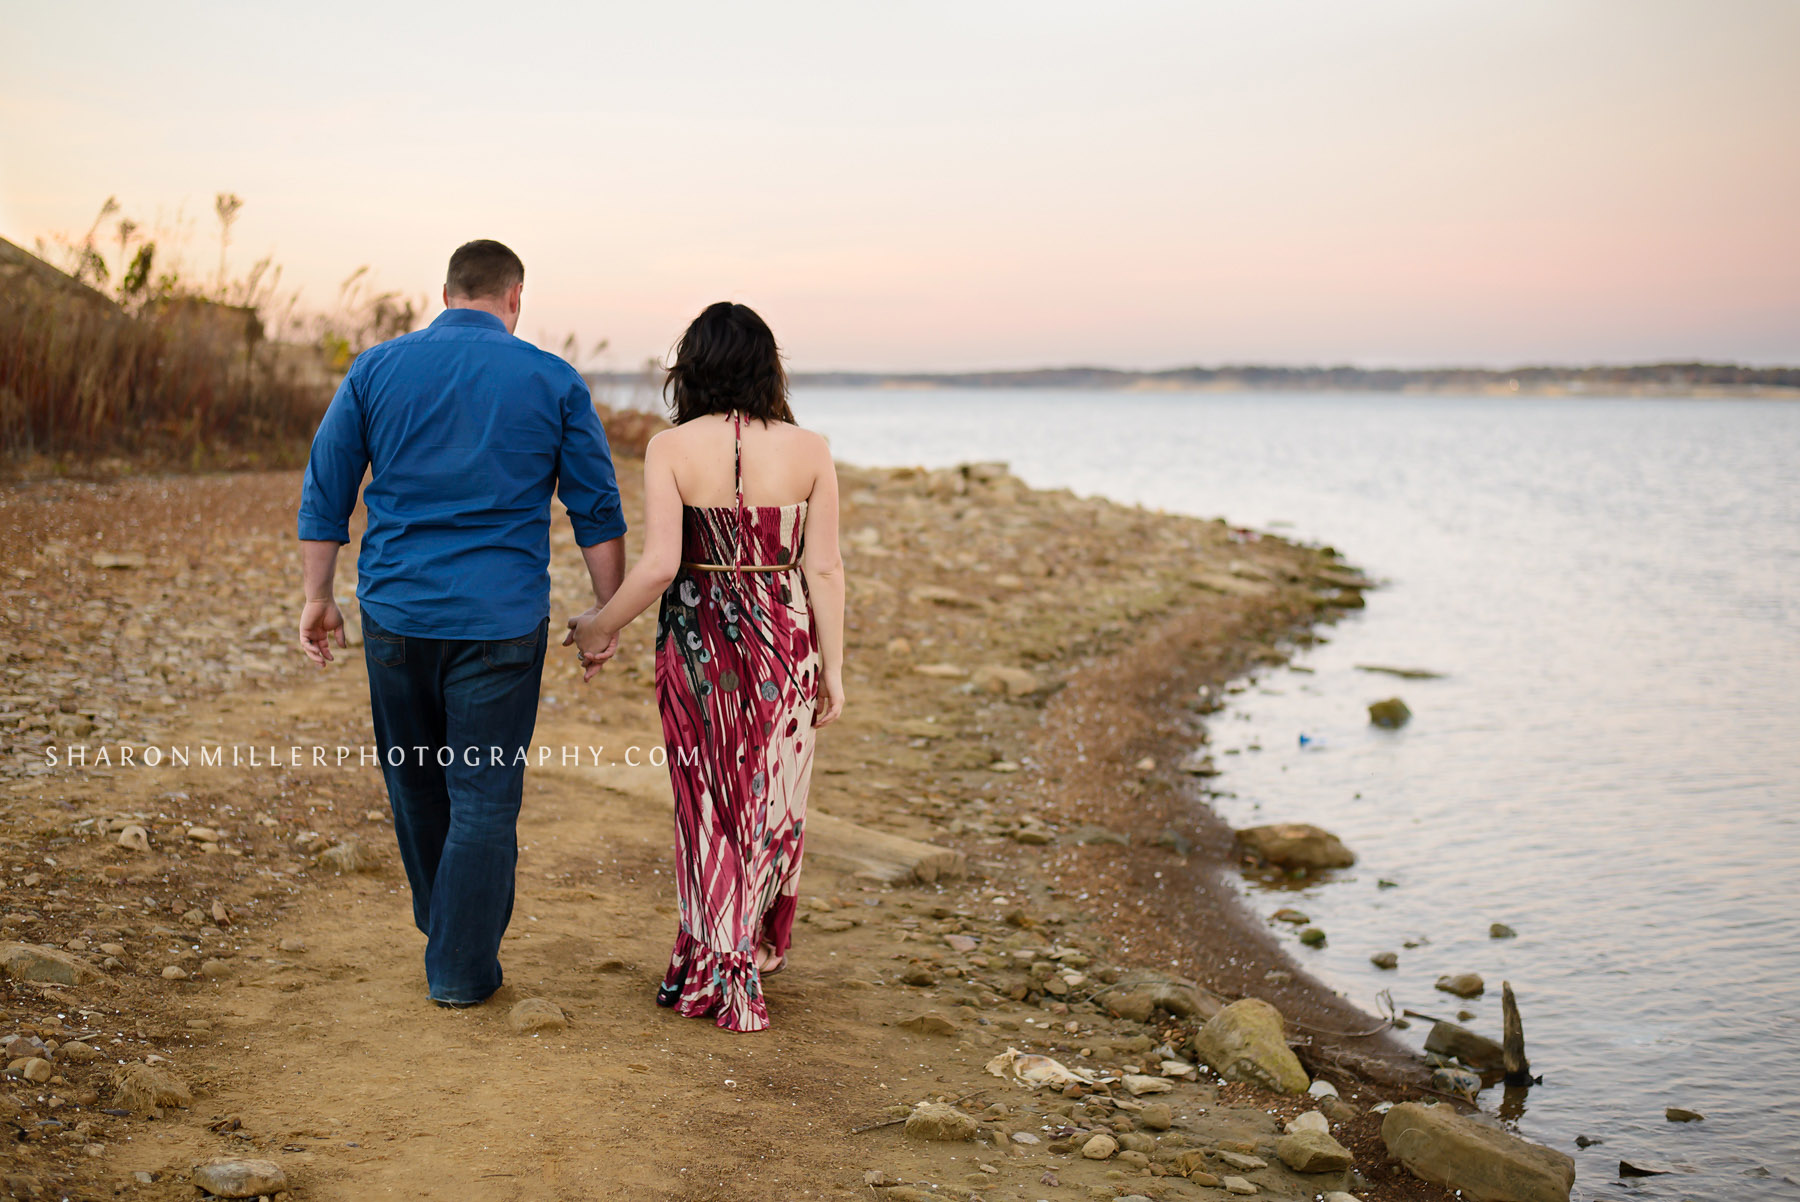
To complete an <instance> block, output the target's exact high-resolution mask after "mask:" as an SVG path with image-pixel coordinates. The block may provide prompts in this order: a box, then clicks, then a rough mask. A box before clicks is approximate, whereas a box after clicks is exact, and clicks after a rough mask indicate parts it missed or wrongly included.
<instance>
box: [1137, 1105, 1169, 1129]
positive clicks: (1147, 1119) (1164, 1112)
mask: <svg viewBox="0 0 1800 1202" xmlns="http://www.w3.org/2000/svg"><path fill="white" fill-rule="evenodd" d="M1138 1122H1140V1123H1142V1124H1143V1125H1144V1126H1145V1128H1146V1129H1148V1130H1151V1131H1167V1130H1168V1129H1169V1128H1170V1127H1172V1126H1174V1124H1175V1112H1174V1111H1173V1110H1171V1109H1170V1108H1169V1104H1168V1103H1167V1102H1152V1103H1150V1104H1149V1105H1148V1106H1146V1107H1144V1109H1143V1110H1142V1111H1140V1112H1139V1113H1138Z"/></svg>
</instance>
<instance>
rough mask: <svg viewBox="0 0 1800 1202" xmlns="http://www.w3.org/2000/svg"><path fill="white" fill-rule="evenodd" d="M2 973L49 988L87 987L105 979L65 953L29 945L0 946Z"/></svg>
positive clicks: (100, 973) (7, 944)
mask: <svg viewBox="0 0 1800 1202" xmlns="http://www.w3.org/2000/svg"><path fill="white" fill-rule="evenodd" d="M0 973H4V974H5V975H6V976H9V977H11V978H12V979H13V980H15V981H41V982H43V983H44V984H46V985H85V984H87V983H88V982H89V981H99V980H103V979H104V976H105V974H103V973H102V972H101V971H100V970H99V969H97V968H94V967H92V966H90V965H87V964H83V963H82V962H81V961H80V960H77V959H76V958H75V957H73V956H71V955H69V954H68V953H66V952H59V951H57V950H56V949H55V948H53V947H39V946H36V945H33V944H30V943H0Z"/></svg>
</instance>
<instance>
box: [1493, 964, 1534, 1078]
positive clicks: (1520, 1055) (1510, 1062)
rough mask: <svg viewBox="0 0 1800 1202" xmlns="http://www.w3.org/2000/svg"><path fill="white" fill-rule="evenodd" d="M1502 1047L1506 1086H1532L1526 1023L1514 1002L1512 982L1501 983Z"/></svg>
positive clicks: (1516, 1003)
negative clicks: (1527, 1054) (1526, 1044)
mask: <svg viewBox="0 0 1800 1202" xmlns="http://www.w3.org/2000/svg"><path fill="white" fill-rule="evenodd" d="M1500 1046H1501V1048H1502V1049H1503V1050H1504V1052H1505V1060H1504V1062H1503V1063H1504V1065H1505V1068H1506V1078H1505V1080H1506V1084H1508V1085H1530V1084H1531V1061H1529V1060H1527V1059H1525V1023H1524V1020H1522V1019H1521V1018H1520V1017H1519V1003H1518V1002H1516V1001H1514V1000H1513V991H1512V982H1511V981H1502V982H1500Z"/></svg>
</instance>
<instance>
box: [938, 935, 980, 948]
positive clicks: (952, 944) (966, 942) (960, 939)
mask: <svg viewBox="0 0 1800 1202" xmlns="http://www.w3.org/2000/svg"><path fill="white" fill-rule="evenodd" d="M944 946H945V947H947V948H949V949H950V950H951V951H953V952H972V951H974V950H975V949H976V948H978V947H980V946H981V942H980V940H977V939H974V938H971V937H970V936H968V935H945V936H944Z"/></svg>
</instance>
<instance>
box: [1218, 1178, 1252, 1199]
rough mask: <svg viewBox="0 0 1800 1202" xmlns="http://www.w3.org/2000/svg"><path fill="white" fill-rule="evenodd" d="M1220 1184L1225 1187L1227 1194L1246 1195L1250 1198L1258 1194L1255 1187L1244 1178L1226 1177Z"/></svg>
mask: <svg viewBox="0 0 1800 1202" xmlns="http://www.w3.org/2000/svg"><path fill="white" fill-rule="evenodd" d="M1219 1184H1220V1185H1222V1186H1224V1187H1225V1192H1226V1193H1228V1194H1244V1195H1246V1196H1248V1195H1250V1194H1254V1193H1256V1192H1258V1191H1257V1188H1256V1187H1255V1186H1254V1185H1251V1184H1250V1183H1249V1182H1248V1181H1245V1180H1244V1179H1243V1178H1242V1177H1226V1178H1225V1179H1224V1180H1222V1181H1220V1182H1219Z"/></svg>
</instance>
